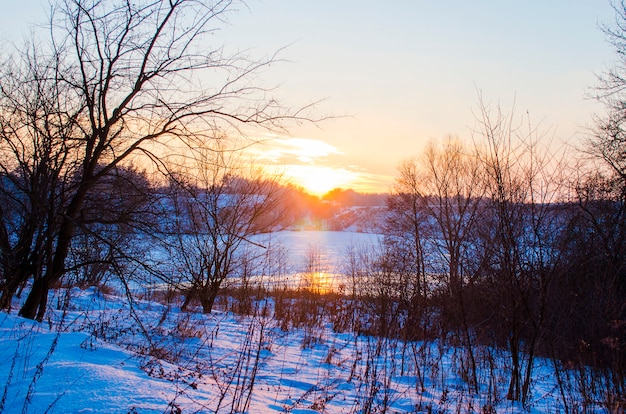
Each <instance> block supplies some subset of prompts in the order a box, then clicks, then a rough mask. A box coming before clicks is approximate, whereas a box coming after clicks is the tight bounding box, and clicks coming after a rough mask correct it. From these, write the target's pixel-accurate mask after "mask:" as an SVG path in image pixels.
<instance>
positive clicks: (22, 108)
mask: <svg viewBox="0 0 626 414" xmlns="http://www.w3.org/2000/svg"><path fill="white" fill-rule="evenodd" d="M232 9H233V2H232V1H220V0H217V1H211V2H205V1H198V0H173V1H151V2H143V1H141V2H138V3H137V2H126V1H118V0H114V1H104V0H61V1H59V3H58V4H56V5H55V7H53V8H52V10H53V14H52V16H51V20H50V25H49V29H50V30H49V34H50V39H49V42H47V43H44V42H37V41H35V42H33V44H34V45H35V46H32V47H30V48H25V49H23V50H18V51H16V52H15V56H5V57H4V59H3V60H4V62H3V64H2V66H1V69H0V70H1V71H2V75H1V79H2V85H1V88H0V112H1V113H0V125H1V128H0V158H1V160H2V163H1V164H2V168H3V170H4V176H5V177H11V176H16V177H20V178H19V179H15V180H13V181H14V182H15V183H20V186H21V187H20V189H23V190H24V193H23V195H20V196H18V195H16V196H14V199H15V201H16V200H21V201H20V202H22V203H24V202H25V200H28V210H27V213H25V214H26V215H24V216H23V217H22V219H21V221H20V223H23V226H22V225H21V224H20V228H18V229H15V228H13V227H11V226H12V225H11V224H8V225H5V226H4V228H5V232H7V231H11V232H12V233H11V234H10V235H7V236H8V237H4V241H0V248H3V252H2V255H3V256H5V257H6V258H7V259H6V260H5V263H7V264H9V265H8V267H7V269H8V272H7V273H5V276H4V281H3V289H4V291H5V292H4V293H6V294H7V295H9V294H11V292H12V291H14V290H15V286H14V283H13V280H14V279H13V277H12V276H7V275H10V274H11V272H12V270H11V269H12V268H16V266H15V265H14V264H15V263H21V264H20V265H19V266H18V267H19V268H20V269H23V270H21V271H22V272H25V273H27V274H26V275H21V276H19V277H18V279H17V280H20V279H25V278H26V279H28V278H30V279H31V280H32V281H33V283H32V287H31V289H30V292H29V294H28V297H27V299H26V301H25V303H24V305H23V307H22V309H21V311H20V314H21V315H23V316H25V317H27V318H37V319H39V320H41V319H42V318H43V316H44V313H45V311H46V305H47V297H48V290H49V289H50V288H51V287H53V286H54V285H55V284H56V283H57V282H58V281H59V280H60V279H61V278H62V277H63V275H64V274H65V273H66V270H67V269H66V260H67V257H68V254H69V252H70V248H71V245H72V240H73V238H74V236H75V235H76V231H77V229H78V228H79V225H80V223H79V221H80V218H81V217H80V214H81V211H82V210H83V207H84V205H85V203H86V201H87V199H88V197H89V194H90V192H91V191H92V190H93V189H94V186H96V184H97V183H98V182H100V181H101V180H102V179H103V178H104V177H106V176H107V175H109V174H110V172H111V171H112V170H114V169H115V168H116V167H118V166H120V165H123V164H124V163H130V162H131V161H133V157H136V156H140V155H141V156H142V157H143V158H144V161H146V160H151V161H153V162H154V163H156V164H157V165H158V166H160V167H165V166H166V164H167V161H168V157H167V155H169V154H171V153H172V152H180V151H182V149H183V148H185V146H187V147H194V146H200V147H201V146H202V145H201V144H202V143H205V142H207V141H211V140H213V139H214V137H216V136H218V135H220V136H221V135H223V134H226V133H229V132H231V133H238V127H239V126H241V125H244V124H254V125H261V126H264V127H269V128H273V127H278V125H279V124H280V122H281V121H282V120H285V119H286V118H291V119H293V118H299V117H300V114H301V112H295V113H287V112H285V111H283V110H282V108H280V107H279V105H278V104H277V103H276V101H274V100H273V99H271V98H270V97H267V94H266V91H265V90H263V89H262V88H259V87H257V86H256V85H255V84H254V83H253V82H252V79H251V78H252V77H253V75H254V74H256V72H257V71H258V70H259V69H260V68H262V67H264V66H266V65H267V64H269V63H270V62H271V61H272V59H273V58H271V57H270V59H268V60H262V61H255V60H251V59H249V58H248V57H246V56H243V55H238V54H233V55H229V54H227V53H226V52H225V51H224V50H223V48H222V47H220V46H214V47H212V46H211V44H212V42H211V38H210V36H209V35H210V34H212V33H213V31H214V30H215V29H216V28H217V27H218V26H219V25H221V24H222V23H223V21H224V19H226V17H227V14H228V12H229V11H231V10H232ZM217 131H221V133H217ZM3 217H8V216H6V215H3ZM13 223H15V221H13ZM33 227H35V228H36V230H34V231H33V230H32V228H33ZM21 234H23V236H19V235H21ZM15 235H18V239H19V241H18V242H17V243H15V244H14V242H13V240H14V239H15V237H14V236H15ZM0 238H2V235H0ZM7 240H8V241H9V243H8V244H7V243H6V242H7ZM16 253H19V254H17V256H19V257H13V258H11V256H16ZM22 264H25V265H24V266H23V265H22Z"/></svg>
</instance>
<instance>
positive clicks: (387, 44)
mask: <svg viewBox="0 0 626 414" xmlns="http://www.w3.org/2000/svg"><path fill="white" fill-rule="evenodd" d="M44 4H46V3H45V2H42V1H38V0H25V1H21V2H13V1H11V2H7V5H4V6H3V14H2V16H1V17H0V24H1V27H2V29H1V30H0V35H2V37H4V38H6V37H7V36H9V37H15V36H16V33H17V32H18V31H20V30H21V31H23V30H24V28H25V25H26V23H27V22H28V21H29V20H30V21H34V20H36V18H37V16H43V12H42V13H37V11H38V10H39V11H43V10H45V6H44ZM238 8H239V11H238V12H237V13H235V14H233V15H231V16H230V19H229V23H230V25H229V26H228V27H227V28H225V29H224V30H223V31H222V32H220V33H219V34H218V37H217V39H216V41H219V42H223V43H225V44H226V45H227V46H228V47H231V48H237V49H240V50H248V51H249V53H250V54H251V55H253V56H266V55H269V54H271V53H273V52H274V51H275V50H277V49H280V48H282V47H284V46H287V47H286V49H285V50H283V51H282V52H281V55H280V56H281V57H282V58H283V59H284V60H285V61H286V62H281V63H277V64H276V65H272V67H271V68H269V70H266V71H264V72H263V74H262V79H263V82H265V83H266V84H267V85H278V86H279V88H278V89H277V92H276V94H277V95H278V97H279V98H281V99H282V100H283V101H284V102H285V103H287V104H289V105H293V106H298V105H301V104H306V103H309V102H312V101H317V100H319V99H324V101H323V102H322V103H320V104H319V105H318V110H319V112H320V113H323V114H328V113H331V114H335V115H344V114H348V115H350V116H347V117H343V118H338V119H334V120H330V121H326V122H324V123H322V124H320V125H317V126H310V125H303V126H301V127H294V128H292V129H291V130H290V134H289V136H284V137H282V139H283V140H288V139H289V138H290V137H295V138H298V139H300V141H298V142H303V141H302V140H312V141H322V143H321V145H322V146H328V145H329V146H332V147H333V148H334V150H332V151H326V152H322V153H323V155H320V156H318V157H298V158H299V160H296V159H294V158H293V157H292V158H285V159H283V160H282V161H281V160H278V162H282V163H284V164H285V165H292V164H293V165H296V164H298V165H300V166H301V167H302V166H304V167H306V166H309V167H311V168H313V167H316V166H319V167H324V168H325V169H328V168H331V169H332V168H335V169H337V171H339V170H342V171H343V172H344V173H346V172H347V173H350V172H352V173H354V177H355V179H356V180H360V182H361V183H362V184H364V185H365V184H367V186H369V187H370V189H371V187H372V186H377V188H378V189H385V188H387V187H388V186H389V184H390V183H391V182H392V180H393V177H394V175H395V171H396V167H397V165H398V164H399V163H400V162H401V161H402V160H403V159H405V158H407V157H409V156H412V155H417V154H419V152H420V151H421V149H422V147H423V145H424V144H425V143H426V142H428V141H429V140H437V139H443V138H444V137H445V136H446V135H449V134H451V135H455V136H457V137H459V138H460V139H469V138H470V130H471V129H472V126H473V124H474V116H473V112H475V110H476V108H477V103H478V92H477V91H478V90H480V91H481V92H482V95H483V98H484V100H485V101H487V102H488V103H499V104H500V105H501V106H502V107H503V108H504V109H510V108H511V107H512V106H513V104H514V105H515V109H516V113H519V114H520V115H521V114H523V113H526V112H528V113H529V114H530V117H531V120H532V122H533V123H534V124H536V125H539V127H540V128H543V129H546V130H550V131H551V132H553V133H554V136H555V139H557V140H560V141H566V142H569V143H575V142H577V141H579V140H580V138H581V136H582V135H583V134H584V133H585V128H586V127H588V126H589V125H590V124H591V119H592V115H593V113H594V112H600V111H601V110H602V108H601V107H600V106H598V105H597V104H596V103H595V102H593V101H592V100H589V99H586V98H585V96H586V94H587V93H588V92H589V87H591V86H593V85H594V83H595V75H596V74H598V73H600V72H601V71H603V70H604V69H605V68H607V67H608V66H610V65H611V62H612V61H613V53H612V51H611V50H610V48H609V47H608V45H607V43H606V41H605V37H604V35H603V34H602V32H601V31H600V29H599V27H598V26H599V24H600V23H607V22H609V23H610V22H611V21H612V19H613V11H612V9H611V6H610V3H609V1H608V0H607V1H604V0H527V1H505V0H499V1H496V0H491V1H487V0H476V1H467V0H438V1H434V0H414V1H393V2H380V1H377V2H374V1H356V0H347V1H346V0H344V1H328V0H321V1H315V2H311V1H307V2H305V1H288V0H273V1H270V0H265V1H261V0H251V1H249V2H248V3H247V8H246V7H243V6H239V7H238ZM39 20H41V17H39ZM309 144H310V143H309ZM281 145H282V146H283V147H284V146H285V144H284V143H283V144H281ZM305 148H309V149H310V148H311V146H310V145H307V146H306V147H305ZM303 151H306V149H303ZM311 171H314V170H310V171H309V172H308V173H306V174H310V173H311ZM343 176H344V177H345V174H344V175H343ZM327 180H330V179H329V178H327ZM348 181H349V180H348ZM329 185H330V184H329ZM341 185H342V186H349V185H351V186H354V187H357V188H361V189H364V187H362V186H359V183H358V182H354V183H352V184H350V183H349V182H348V183H345V184H344V183H342V184H341Z"/></svg>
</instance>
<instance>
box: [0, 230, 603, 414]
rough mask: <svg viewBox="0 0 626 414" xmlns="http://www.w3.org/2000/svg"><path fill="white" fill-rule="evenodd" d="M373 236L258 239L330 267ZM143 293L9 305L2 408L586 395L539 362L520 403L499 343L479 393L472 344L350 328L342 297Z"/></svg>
mask: <svg viewBox="0 0 626 414" xmlns="http://www.w3.org/2000/svg"><path fill="white" fill-rule="evenodd" d="M377 237H378V236H376V235H371V234H359V233H340V232H281V233H280V234H277V235H273V236H272V240H269V241H268V240H265V241H261V240H257V242H259V243H271V244H272V245H274V246H275V245H276V244H281V245H283V246H285V247H288V248H289V253H288V256H289V260H290V261H291V262H296V263H299V264H297V265H296V266H301V265H302V264H301V263H300V262H306V260H307V259H306V258H307V257H308V256H309V253H310V250H311V249H312V248H313V249H316V250H317V251H318V252H319V254H320V255H321V256H322V260H321V262H322V264H324V265H326V264H328V263H338V262H339V258H340V257H342V256H344V255H345V253H346V249H348V248H349V247H350V246H355V247H359V246H363V245H367V244H372V243H375V242H376V239H377ZM299 261H300V262H299ZM305 264H306V263H305ZM335 270H336V269H335ZM105 291H106V290H105ZM142 292H143V293H142V294H141V295H142V296H139V297H135V298H134V301H133V302H132V304H130V303H129V300H128V297H127V296H126V295H125V294H124V292H123V291H120V290H118V291H114V290H111V291H110V292H108V293H105V292H103V290H99V289H96V288H93V287H92V288H89V289H87V290H80V289H77V288H73V289H71V290H64V289H61V290H58V291H55V292H54V293H53V295H52V296H51V298H50V301H49V303H50V309H49V312H48V315H47V319H46V320H45V321H43V322H42V323H37V322H32V321H29V320H25V319H22V318H20V317H18V316H16V315H15V313H16V312H15V311H14V312H13V313H12V314H5V313H0V356H1V358H2V359H1V362H0V394H1V398H0V412H7V413H45V412H48V413H81V412H89V413H169V412H174V413H176V412H184V413H187V412H191V413H196V412H197V413H211V412H227V413H230V412H248V413H272V412H275V413H287V412H290V413H314V412H327V413H356V412H359V413H360V412H394V413H396V412H397V413H418V412H476V413H478V412H484V413H493V412H498V413H509V412H512V413H517V412H535V413H539V412H562V411H563V410H564V400H565V401H566V402H567V403H568V404H569V408H570V409H572V408H574V409H576V407H577V405H576V404H579V403H580V401H577V398H578V397H577V391H576V385H575V384H574V383H566V384H565V388H559V387H558V383H557V379H558V378H557V377H556V376H555V374H554V364H553V363H552V362H551V361H549V360H544V359H537V360H536V361H537V362H536V365H535V366H534V370H535V374H534V376H533V378H534V380H533V383H532V392H531V396H532V398H531V399H530V401H529V404H527V406H526V407H523V406H522V405H521V404H520V403H513V402H510V401H508V400H506V398H505V395H506V390H507V386H508V377H509V374H510V369H509V361H510V357H508V356H507V355H506V352H504V351H501V350H494V349H488V348H484V349H483V348H480V347H476V348H475V349H474V353H475V354H474V357H475V358H476V360H477V361H478V365H479V371H478V381H479V392H478V393H476V392H475V390H474V388H473V387H472V386H471V385H470V384H469V382H468V371H467V370H468V366H467V355H466V350H464V349H462V348H459V347H455V345H454V344H451V343H449V342H446V341H444V340H442V339H439V340H436V341H431V342H428V343H426V342H402V341H400V340H397V339H389V338H378V337H373V336H367V335H365V334H362V333H361V334H359V333H354V332H351V331H348V330H346V329H341V328H338V324H337V322H336V321H330V320H328V319H324V318H320V317H318V314H317V313H316V309H318V308H319V307H322V306H326V308H325V312H328V309H329V308H330V309H331V311H330V312H331V314H332V312H336V313H339V314H342V315H344V316H345V317H347V318H350V317H354V316H351V312H352V311H351V309H350V308H349V307H346V303H347V302H346V303H344V302H332V301H331V302H329V303H326V304H325V305H324V304H320V303H317V302H316V300H315V298H313V299H311V298H309V299H306V300H304V302H303V305H302V306H301V307H298V306H300V305H298V304H297V303H295V302H293V299H292V298H287V299H284V298H283V301H282V302H281V303H282V305H280V303H279V302H280V300H281V299H279V298H257V299H258V300H253V301H251V302H245V303H244V304H245V305H246V306H247V307H246V312H245V314H242V313H235V312H234V311H235V310H237V309H238V306H239V307H241V303H239V302H237V299H235V298H229V299H228V298H227V300H224V299H222V300H221V301H220V300H218V303H217V306H216V310H215V311H214V312H213V313H212V314H210V315H203V314H201V313H200V312H199V309H195V312H194V311H191V312H187V313H184V312H180V310H179V306H180V303H181V298H180V297H176V296H174V297H172V296H168V295H166V294H165V293H163V292H148V291H142ZM135 294H137V292H135ZM239 300H241V298H239ZM17 302H18V301H17V300H16V303H14V305H17ZM279 306H282V309H281V314H282V316H281V317H276V315H277V310H278V307H279ZM342 306H343V308H342ZM290 312H291V313H292V315H287V316H285V313H287V314H289V313H290ZM573 377H574V376H572V378H573ZM585 408H586V409H589V410H590V411H593V409H594V408H595V407H589V406H587V407H585ZM598 411H599V412H601V410H598Z"/></svg>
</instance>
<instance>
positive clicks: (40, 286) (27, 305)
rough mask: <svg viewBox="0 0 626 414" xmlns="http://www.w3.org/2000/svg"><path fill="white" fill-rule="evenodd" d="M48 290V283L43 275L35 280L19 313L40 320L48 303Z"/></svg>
mask: <svg viewBox="0 0 626 414" xmlns="http://www.w3.org/2000/svg"><path fill="white" fill-rule="evenodd" d="M48 290H49V284H48V280H47V279H46V278H45V277H42V278H39V279H37V280H35V281H34V282H33V287H32V288H31V289H30V292H29V293H28V297H27V298H26V302H24V305H23V306H22V309H20V313H19V315H20V316H22V317H24V318H28V319H35V318H36V319H37V320H38V321H40V322H41V321H42V320H43V316H44V314H45V313H46V306H47V304H48Z"/></svg>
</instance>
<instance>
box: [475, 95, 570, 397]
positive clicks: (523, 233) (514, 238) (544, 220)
mask: <svg viewBox="0 0 626 414" xmlns="http://www.w3.org/2000/svg"><path fill="white" fill-rule="evenodd" d="M480 114H481V115H480V117H479V118H478V123H479V129H478V132H477V133H478V134H479V135H480V136H481V137H482V138H483V140H484V141H483V142H484V145H485V148H484V150H483V152H482V154H481V162H482V164H483V168H484V178H485V183H486V190H487V193H486V194H487V196H488V204H487V205H486V206H485V214H484V215H483V217H484V219H483V220H482V221H481V224H480V226H481V228H482V232H481V233H482V236H481V237H482V242H481V246H482V247H481V250H482V252H481V254H482V255H483V263H484V265H483V267H482V269H480V272H481V273H482V275H481V276H482V277H485V278H486V279H485V281H486V283H487V285H488V286H489V287H490V290H491V292H492V294H495V295H496V296H491V297H492V298H493V299H494V302H493V305H494V306H498V307H499V308H500V310H499V312H498V313H497V314H496V313H494V314H493V316H492V318H491V319H492V320H493V321H497V322H496V325H497V328H495V329H494V330H493V332H492V334H493V335H494V336H495V337H497V336H499V335H500V334H498V333H497V332H501V334H503V335H504V336H506V342H507V344H508V349H509V352H510V353H511V363H512V364H511V376H510V382H509V389H508V393H507V398H508V399H511V400H515V401H521V402H523V403H527V402H528V401H529V398H530V385H531V380H532V375H533V366H534V362H535V357H536V355H537V352H538V349H539V344H540V342H541V340H542V338H543V335H544V334H545V330H546V318H547V312H548V306H549V302H548V300H549V298H550V292H551V287H552V285H553V284H554V283H555V281H556V280H558V279H559V278H560V277H562V270H563V267H562V266H561V262H562V257H563V250H562V249H561V248H560V246H559V243H560V242H561V241H559V236H560V234H561V233H562V229H563V227H564V220H563V210H564V208H565V207H564V206H563V201H564V200H565V199H564V195H563V194H564V193H563V188H564V184H565V183H566V179H565V178H566V177H565V176H564V173H565V172H566V171H567V168H565V165H564V163H563V161H562V160H564V159H565V157H564V155H563V154H562V153H560V152H555V151H553V149H552V147H551V145H550V140H549V136H547V135H546V134H545V133H544V132H542V131H540V130H539V129H537V128H533V127H531V126H530V125H531V124H530V122H529V123H528V125H529V126H528V128H527V129H526V128H522V127H518V126H517V125H516V124H515V123H516V118H515V115H514V114H515V113H514V111H512V112H511V113H510V114H505V113H503V112H502V111H501V109H500V108H499V107H496V108H495V109H494V108H491V107H489V106H487V105H486V104H484V103H483V102H482V101H481V102H480ZM487 298H488V297H486V298H485V299H487ZM496 325H493V326H494V327H495V326H496Z"/></svg>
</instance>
